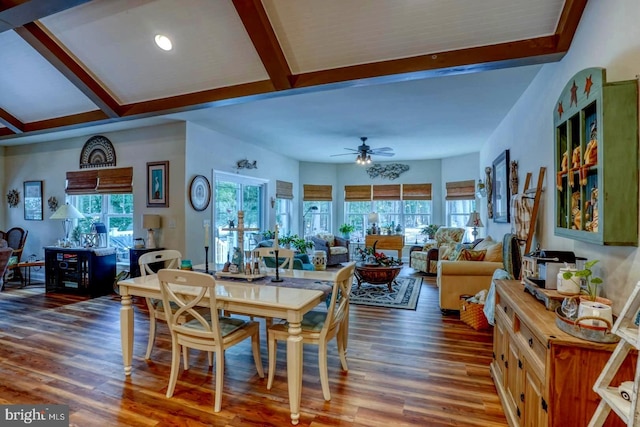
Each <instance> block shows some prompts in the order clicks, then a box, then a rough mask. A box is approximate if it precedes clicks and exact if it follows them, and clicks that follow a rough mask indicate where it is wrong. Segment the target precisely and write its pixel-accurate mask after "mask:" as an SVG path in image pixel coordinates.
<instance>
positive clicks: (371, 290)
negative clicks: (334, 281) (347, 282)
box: [350, 277, 422, 310]
mask: <svg viewBox="0 0 640 427" xmlns="http://www.w3.org/2000/svg"><path fill="white" fill-rule="evenodd" d="M396 282H397V283H394V284H393V285H392V288H393V292H389V288H387V285H371V284H369V283H364V282H363V283H362V284H361V285H360V289H358V282H357V281H355V280H354V283H353V287H352V288H351V298H350V302H351V304H358V305H371V306H375V307H387V308H404V309H407V310H415V309H416V305H417V304H418V297H419V296H420V288H421V287H422V278H421V277H398V278H396Z"/></svg>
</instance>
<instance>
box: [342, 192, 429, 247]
mask: <svg viewBox="0 0 640 427" xmlns="http://www.w3.org/2000/svg"><path fill="white" fill-rule="evenodd" d="M344 205H345V222H346V223H348V224H353V225H354V226H355V228H356V229H355V231H353V232H352V233H351V240H355V241H364V237H365V235H366V234H367V231H366V230H367V229H368V228H370V227H371V225H372V224H369V220H368V216H369V213H371V212H377V213H378V216H379V221H380V222H379V223H378V224H377V225H378V226H379V227H381V228H383V229H384V228H390V227H391V224H392V223H393V227H394V231H395V228H396V227H397V226H398V225H400V227H401V228H402V232H403V234H404V237H405V241H406V242H407V244H409V243H412V242H418V239H422V238H423V237H424V236H421V235H420V231H421V230H422V228H423V227H424V226H426V225H427V224H430V223H431V200H378V201H375V202H345V204H344Z"/></svg>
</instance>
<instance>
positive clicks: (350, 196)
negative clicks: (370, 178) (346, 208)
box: [344, 185, 371, 202]
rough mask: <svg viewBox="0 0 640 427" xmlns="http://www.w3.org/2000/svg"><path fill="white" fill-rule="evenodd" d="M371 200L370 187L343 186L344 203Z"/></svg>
mask: <svg viewBox="0 0 640 427" xmlns="http://www.w3.org/2000/svg"><path fill="white" fill-rule="evenodd" d="M369 200H371V186H370V185H345V186H344V201H345V202H368V201H369Z"/></svg>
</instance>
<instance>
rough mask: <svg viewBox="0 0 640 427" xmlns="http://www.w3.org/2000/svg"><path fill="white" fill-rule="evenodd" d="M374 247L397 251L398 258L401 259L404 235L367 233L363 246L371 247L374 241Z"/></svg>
mask: <svg viewBox="0 0 640 427" xmlns="http://www.w3.org/2000/svg"><path fill="white" fill-rule="evenodd" d="M376 241H377V242H378V243H377V244H376V249H389V250H392V251H398V259H402V249H403V248H404V236H403V235H402V234H392V235H386V234H367V237H366V238H365V246H366V247H368V248H370V247H373V244H374V243H375V242H376Z"/></svg>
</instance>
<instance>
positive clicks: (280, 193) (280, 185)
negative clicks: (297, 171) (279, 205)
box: [276, 181, 293, 199]
mask: <svg viewBox="0 0 640 427" xmlns="http://www.w3.org/2000/svg"><path fill="white" fill-rule="evenodd" d="M276 197H277V198H278V199H293V183H291V182H287V181H276Z"/></svg>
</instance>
